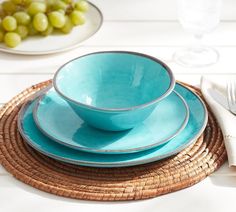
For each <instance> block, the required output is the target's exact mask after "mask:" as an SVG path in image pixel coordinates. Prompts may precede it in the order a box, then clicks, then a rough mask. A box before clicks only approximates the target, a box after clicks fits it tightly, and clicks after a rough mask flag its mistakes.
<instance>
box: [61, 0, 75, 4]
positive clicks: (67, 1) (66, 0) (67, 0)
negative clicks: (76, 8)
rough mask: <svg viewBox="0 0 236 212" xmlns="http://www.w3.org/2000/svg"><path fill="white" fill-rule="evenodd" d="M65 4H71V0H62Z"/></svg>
mask: <svg viewBox="0 0 236 212" xmlns="http://www.w3.org/2000/svg"><path fill="white" fill-rule="evenodd" d="M63 1H64V2H65V3H66V4H72V3H73V0H63Z"/></svg>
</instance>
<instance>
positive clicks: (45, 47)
mask: <svg viewBox="0 0 236 212" xmlns="http://www.w3.org/2000/svg"><path fill="white" fill-rule="evenodd" d="M89 4H90V8H89V11H88V12H87V13H85V16H86V23H85V24H84V25H82V26H76V27H74V29H73V31H72V32H71V33H70V34H68V35H65V34H57V35H49V36H47V37H43V36H42V37H41V36H32V37H28V38H26V39H25V40H23V41H22V43H21V44H20V45H19V46H17V47H16V48H8V47H6V46H5V44H3V43H1V44H0V51H2V52H7V53H12V54H23V55H44V54H54V53H58V52H63V51H68V50H70V49H73V48H76V47H78V46H79V45H81V42H83V41H85V40H87V39H88V38H90V37H91V36H92V35H94V34H95V33H96V32H97V31H98V30H99V29H100V27H101V25H102V22H103V16H102V13H101V11H100V10H99V9H98V8H97V7H96V6H95V5H93V4H92V3H90V2H89Z"/></svg>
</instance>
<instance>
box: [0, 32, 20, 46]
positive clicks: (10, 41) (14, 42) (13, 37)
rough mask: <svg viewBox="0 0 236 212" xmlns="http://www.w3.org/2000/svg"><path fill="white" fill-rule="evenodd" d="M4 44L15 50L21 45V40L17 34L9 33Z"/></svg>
mask: <svg viewBox="0 0 236 212" xmlns="http://www.w3.org/2000/svg"><path fill="white" fill-rule="evenodd" d="M4 42H5V44H6V45H7V46H8V47H11V48H14V47H16V46H18V45H19V44H20V42H21V38H20V35H18V34H17V33H15V32H8V33H6V35H5V36H4Z"/></svg>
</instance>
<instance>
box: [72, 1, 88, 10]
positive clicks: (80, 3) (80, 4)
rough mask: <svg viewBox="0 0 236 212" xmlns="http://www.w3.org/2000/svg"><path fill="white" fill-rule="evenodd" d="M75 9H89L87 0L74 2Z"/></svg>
mask: <svg viewBox="0 0 236 212" xmlns="http://www.w3.org/2000/svg"><path fill="white" fill-rule="evenodd" d="M75 9H76V10H79V11H82V12H86V11H88V9H89V4H88V2H87V1H83V0H82V1H78V2H76V3H75Z"/></svg>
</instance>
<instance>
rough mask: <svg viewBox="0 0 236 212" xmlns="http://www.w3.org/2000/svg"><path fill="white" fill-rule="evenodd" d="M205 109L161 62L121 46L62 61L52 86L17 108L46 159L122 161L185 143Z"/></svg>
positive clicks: (160, 154)
mask: <svg viewBox="0 0 236 212" xmlns="http://www.w3.org/2000/svg"><path fill="white" fill-rule="evenodd" d="M206 123H207V111H206V107H205V105H204V103H203V102H202V100H201V99H200V98H199V97H198V96H197V95H196V94H195V93H194V92H192V91H191V90H189V89H188V88H186V87H184V86H183V85H181V84H179V83H176V82H175V79H174V76H173V73H172V71H171V70H170V68H169V67H168V66H167V65H166V64H165V63H163V62H162V61H160V60H158V59H156V58H154V57H151V56H148V55H144V54H140V53H135V52H126V51H110V52H96V53H91V54H88V55H84V56H81V57H79V58H76V59H74V60H72V61H69V62H68V63H66V64H65V65H63V66H62V67H61V68H60V69H59V70H58V71H57V73H56V74H55V76H54V79H53V85H52V86H49V87H47V88H46V89H44V90H42V91H40V92H38V93H36V94H35V95H34V97H33V98H32V100H31V101H29V102H28V103H27V104H26V105H24V106H23V107H22V109H21V111H20V115H19V119H18V128H19V130H20V132H21V135H22V136H23V138H24V139H25V140H26V142H27V143H28V144H29V145H31V146H32V147H33V148H34V149H36V150H37V151H39V152H41V153H43V154H45V155H47V156H49V157H52V158H54V159H57V160H60V161H63V162H68V163H73V164H77V165H84V166H96V167H122V166H133V165H139V164H144V163H149V162H153V161H157V160H160V159H163V158H166V157H169V156H172V155H174V154H176V153H178V152H180V151H181V150H183V149H184V148H186V147H187V146H189V145H190V144H192V143H193V142H194V141H195V140H196V139H197V138H198V137H199V136H200V134H201V133H202V132H203V130H204V129H205V126H206Z"/></svg>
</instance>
